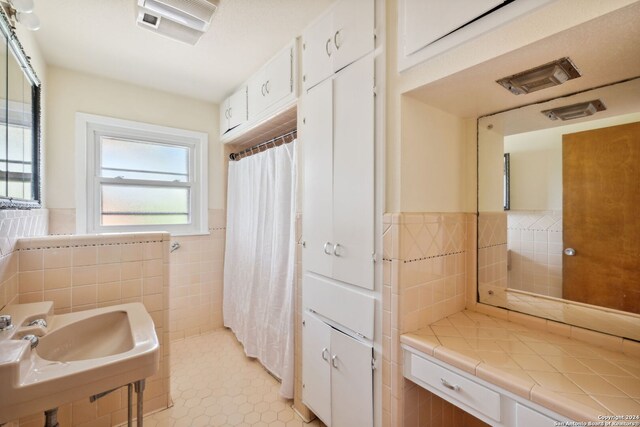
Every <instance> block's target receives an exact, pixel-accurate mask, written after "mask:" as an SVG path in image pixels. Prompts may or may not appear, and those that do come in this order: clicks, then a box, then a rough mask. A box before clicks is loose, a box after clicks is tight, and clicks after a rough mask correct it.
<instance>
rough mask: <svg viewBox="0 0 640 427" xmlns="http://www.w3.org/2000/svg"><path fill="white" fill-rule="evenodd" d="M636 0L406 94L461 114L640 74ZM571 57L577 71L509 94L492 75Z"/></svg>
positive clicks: (639, 17)
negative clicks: (548, 85) (559, 81)
mask: <svg viewBox="0 0 640 427" xmlns="http://www.w3.org/2000/svg"><path fill="white" fill-rule="evenodd" d="M639 40H640V2H637V3H634V4H632V5H630V6H627V7H624V8H622V9H619V10H617V11H615V12H612V13H609V14H606V15H604V16H601V17H599V18H596V19H594V20H591V21H588V22H586V23H584V24H582V25H579V26H577V27H574V28H571V29H569V30H566V31H563V32H561V33H558V34H556V35H554V36H551V37H548V38H546V39H543V40H540V41H538V42H535V43H532V44H530V45H528V46H525V47H523V48H522V49H518V50H516V51H513V52H511V53H507V54H505V55H502V56H500V57H498V58H495V59H492V60H490V61H487V62H485V63H483V64H479V65H477V66H474V67H472V68H469V69H467V70H464V71H461V72H459V73H456V74H453V75H451V76H449V77H445V78H443V79H441V80H438V81H435V82H433V83H430V84H428V85H426V86H424V87H421V88H418V89H416V90H413V91H412V92H410V93H409V95H410V96H412V97H415V98H417V99H420V100H421V101H423V102H425V103H426V104H429V105H432V106H434V107H436V108H440V109H442V110H444V111H448V112H450V113H452V114H455V115H457V116H460V117H478V116H482V115H486V114H491V113H495V112H497V111H502V110H506V109H510V108H515V107H518V106H521V105H526V104H531V103H535V102H541V101H545V100H548V99H552V98H556V97H558V96H564V95H567V94H570V93H575V92H578V91H582V90H586V89H589V88H593V87H597V86H600V85H604V84H608V83H613V82H616V81H620V80H623V79H628V78H631V77H636V76H640V42H639ZM565 56H568V57H570V58H571V59H572V60H573V62H574V63H575V65H576V66H577V67H578V69H579V70H580V72H581V73H582V76H581V77H579V78H576V79H574V80H569V81H567V82H566V83H564V84H562V85H560V86H556V87H553V88H548V89H543V90H540V91H538V92H533V93H530V94H526V95H513V94H511V92H509V91H508V90H506V89H504V88H503V87H502V86H500V85H499V84H497V83H496V80H498V79H500V78H502V77H505V76H509V75H512V74H515V73H518V72H520V71H524V70H527V69H529V68H533V67H536V66H538V65H542V64H545V63H547V62H550V61H553V60H555V59H559V58H562V57H565Z"/></svg>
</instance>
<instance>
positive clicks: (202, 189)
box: [76, 113, 208, 235]
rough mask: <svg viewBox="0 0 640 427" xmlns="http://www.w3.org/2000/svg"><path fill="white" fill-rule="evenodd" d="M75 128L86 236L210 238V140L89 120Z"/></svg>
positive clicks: (80, 219)
mask: <svg viewBox="0 0 640 427" xmlns="http://www.w3.org/2000/svg"><path fill="white" fill-rule="evenodd" d="M76 122H77V129H76V133H77V143H76V145H77V147H76V150H77V159H76V162H77V167H76V173H77V177H78V178H79V179H77V180H76V183H77V184H76V204H77V209H78V212H77V229H78V232H79V233H104V232H121V231H169V232H171V233H172V234H174V235H175V234H204V233H206V232H207V205H208V203H207V167H206V165H207V142H208V140H207V135H206V134H204V133H201V132H192V131H186V130H182V129H174V128H167V127H161V126H155V125H149V124H145V123H137V122H130V121H125V120H118V119H112V118H108V117H100V116H93V115H89V114H82V113H78V114H77V119H76ZM82 177H86V179H82Z"/></svg>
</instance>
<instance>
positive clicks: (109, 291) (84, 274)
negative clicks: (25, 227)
mask: <svg viewBox="0 0 640 427" xmlns="http://www.w3.org/2000/svg"><path fill="white" fill-rule="evenodd" d="M169 239H170V236H169V234H168V233H138V234H133V233H130V234H118V235H103V236H48V237H37V238H25V239H20V240H19V241H18V242H17V245H16V255H17V276H18V302H19V303H27V302H36V301H53V302H54V312H55V313H56V314H60V313H68V312H73V311H80V310H86V309H91V308H97V307H104V306H109V305H115V304H121V303H128V302H141V303H143V304H144V305H145V307H146V309H147V310H148V311H149V314H150V315H151V317H152V318H153V321H154V323H155V325H156V332H157V334H158V338H159V340H160V346H161V348H160V352H161V353H160V354H161V358H160V370H159V371H158V373H157V374H156V375H154V376H153V377H151V378H148V379H147V387H146V390H145V395H144V397H145V408H144V409H145V412H146V413H149V412H153V411H156V410H159V409H162V408H166V407H167V406H168V405H169V403H170V396H169V390H170V389H169V344H168V332H167V331H166V326H165V325H168V324H169V309H168V306H167V301H168V295H169V274H170V267H169V242H170V240H169ZM126 415H127V413H126V390H125V389H123V390H121V391H118V392H115V393H112V394H110V395H108V396H107V397H105V398H103V399H100V400H98V401H97V402H94V403H89V399H88V398H87V399H83V400H80V401H77V402H73V403H70V404H68V405H64V406H63V407H61V408H60V412H59V418H60V424H61V425H73V426H88V425H92V426H102V425H105V426H109V425H117V424H120V423H123V422H124V421H126ZM43 422H44V418H43V416H42V414H34V416H32V417H27V418H24V419H21V420H20V422H19V425H20V426H21V427H23V426H41V425H42V424H43Z"/></svg>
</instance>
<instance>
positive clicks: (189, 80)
mask: <svg viewBox="0 0 640 427" xmlns="http://www.w3.org/2000/svg"><path fill="white" fill-rule="evenodd" d="M330 3H331V0H221V1H220V4H219V7H218V10H217V12H216V14H215V15H214V18H213V22H212V24H211V28H210V30H209V31H208V32H207V33H206V34H205V35H204V36H203V37H202V38H201V39H200V41H199V42H198V44H196V45H195V46H191V45H187V44H184V43H181V42H178V41H174V40H172V39H168V38H165V37H163V36H160V35H157V34H154V33H152V32H150V31H147V30H145V29H141V28H138V26H137V25H136V0H56V1H37V2H36V8H35V11H36V13H37V14H38V16H39V17H40V19H41V21H42V26H41V28H40V30H39V31H37V32H36V33H35V36H36V40H37V42H38V45H39V47H40V49H41V50H42V52H43V54H44V57H45V60H46V62H47V63H48V64H51V65H55V66H59V67H64V68H69V69H72V70H78V71H82V72H86V73H91V74H97V75H100V76H104V77H108V78H112V79H116V80H121V81H125V82H128V83H133V84H137V85H141V86H147V87H152V88H156V89H161V90H164V91H167V92H173V93H177V94H181V95H184V96H189V97H192V98H198V99H203V100H206V101H211V102H215V103H218V102H220V101H221V100H222V99H224V97H225V96H227V95H228V94H229V93H230V92H231V91H232V90H233V89H234V88H235V87H236V86H238V85H239V84H241V83H242V82H243V81H244V80H246V79H247V78H248V77H249V76H250V75H251V74H252V73H253V72H254V71H256V70H257V69H258V68H260V66H261V65H262V64H264V63H265V62H266V61H267V60H268V59H269V58H270V57H271V56H273V55H274V54H275V53H276V52H277V51H278V50H280V49H281V48H282V47H284V46H285V44H286V43H287V42H288V41H290V40H291V39H293V38H294V37H295V36H296V35H299V34H300V33H301V31H302V29H303V28H304V27H305V26H306V25H307V24H308V23H309V22H310V21H312V20H313V19H314V18H315V17H316V16H318V15H319V14H320V13H321V12H322V11H324V10H325V9H326V8H327V7H328V6H329V4H330Z"/></svg>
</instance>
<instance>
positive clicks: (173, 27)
mask: <svg viewBox="0 0 640 427" xmlns="http://www.w3.org/2000/svg"><path fill="white" fill-rule="evenodd" d="M217 5H218V2H217V1H213V0H138V19H137V22H138V26H140V27H142V28H146V29H148V30H151V31H153V32H155V33H157V34H161V35H163V36H167V37H170V38H173V39H175V40H179V41H182V42H185V43H189V44H196V43H197V42H198V40H199V39H200V37H202V35H203V34H204V33H205V32H206V31H207V30H208V29H209V26H210V25H211V20H212V19H213V15H214V13H215V11H216V9H217V7H218V6H217Z"/></svg>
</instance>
